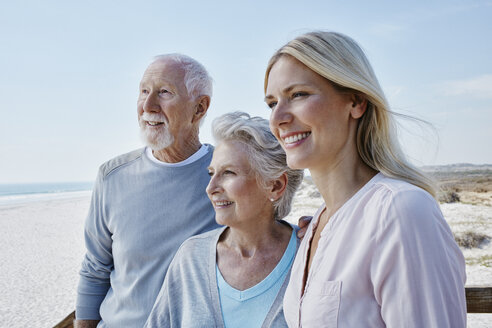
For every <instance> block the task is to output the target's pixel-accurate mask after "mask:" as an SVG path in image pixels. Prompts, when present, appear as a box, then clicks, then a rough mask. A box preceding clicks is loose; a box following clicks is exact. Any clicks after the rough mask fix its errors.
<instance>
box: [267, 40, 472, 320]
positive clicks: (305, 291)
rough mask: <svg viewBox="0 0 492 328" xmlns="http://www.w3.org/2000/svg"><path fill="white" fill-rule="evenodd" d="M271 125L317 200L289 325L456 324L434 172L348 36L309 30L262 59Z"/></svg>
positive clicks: (457, 287)
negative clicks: (416, 160) (415, 150)
mask: <svg viewBox="0 0 492 328" xmlns="http://www.w3.org/2000/svg"><path fill="white" fill-rule="evenodd" d="M265 95H266V97H265V101H266V102H267V104H268V106H269V107H270V108H271V116H270V129H271V130H272V132H273V134H274V135H275V136H276V138H277V139H278V140H279V142H280V144H281V145H282V147H283V148H284V149H285V152H286V154H287V163H288V165H289V167H291V168H293V169H305V168H306V169H309V171H310V173H311V176H312V178H313V181H314V183H315V184H316V186H317V188H318V189H319V191H320V193H321V195H322V196H323V199H324V205H323V206H321V208H320V209H319V210H318V212H317V213H316V215H315V216H314V218H313V220H312V222H311V223H310V225H309V227H308V229H307V232H306V235H305V237H304V239H303V240H302V243H301V245H300V248H299V252H298V253H297V256H296V259H295V262H294V264H293V268H292V274H291V278H290V282H289V286H288V288H287V291H286V294H285V298H284V313H285V316H286V320H287V323H288V325H289V327H300V326H302V327H386V326H388V327H465V326H466V303H465V289H464V283H465V262H464V258H463V255H462V253H461V251H460V249H459V248H458V246H457V244H456V243H455V241H454V239H453V235H452V233H451V231H450V229H449V226H448V225H447V223H446V221H445V220H444V218H443V216H442V213H441V211H440V209H439V205H438V203H437V202H436V200H435V199H434V198H433V196H434V195H435V191H434V189H433V186H432V182H431V180H430V179H428V178H427V177H426V176H425V175H424V174H422V173H421V172H420V171H419V170H418V169H416V168H415V167H413V166H412V165H411V164H409V163H408V161H407V160H406V159H405V156H404V155H403V154H402V152H401V150H400V148H399V145H398V141H397V138H396V137H395V135H396V134H395V128H394V124H393V123H394V113H392V112H391V111H390V109H389V106H388V104H387V101H386V99H385V97H384V94H383V91H382V90H381V87H380V85H379V83H378V81H377V79H376V76H375V74H374V72H373V70H372V68H371V65H370V64H369V62H368V60H367V59H366V57H365V55H364V53H363V51H362V50H361V49H360V47H359V46H358V45H357V43H356V42H355V41H354V40H352V39H351V38H349V37H347V36H345V35H342V34H338V33H331V32H312V33H307V34H304V35H301V36H299V37H297V38H296V39H294V40H292V41H290V42H289V43H287V44H286V45H285V46H283V47H282V48H281V49H280V50H278V51H277V52H276V53H275V54H274V55H273V57H272V58H271V60H270V62H269V64H268V67H267V70H266V75H265Z"/></svg>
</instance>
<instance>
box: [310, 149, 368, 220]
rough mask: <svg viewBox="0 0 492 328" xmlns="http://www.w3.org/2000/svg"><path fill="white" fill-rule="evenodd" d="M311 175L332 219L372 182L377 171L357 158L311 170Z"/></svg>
mask: <svg viewBox="0 0 492 328" xmlns="http://www.w3.org/2000/svg"><path fill="white" fill-rule="evenodd" d="M354 157H355V156H354ZM310 173H311V177H312V178H313V182H314V184H315V185H316V187H317V188H318V191H319V192H320V194H321V196H322V197H323V200H324V202H325V205H326V211H327V215H328V217H330V216H331V215H333V213H335V212H336V211H337V210H338V209H339V208H340V207H341V206H342V205H343V204H344V203H345V202H346V201H347V200H349V199H350V198H351V197H352V196H353V195H354V194H355V193H357V191H359V189H361V188H362V187H363V186H364V185H365V184H366V183H367V182H368V181H369V180H371V179H372V177H374V176H375V175H376V174H377V171H375V170H373V169H372V168H370V167H369V166H367V165H366V164H365V163H364V162H363V161H362V160H361V159H360V157H358V156H356V158H353V160H345V161H339V162H337V163H334V164H332V165H331V166H326V167H325V168H321V169H318V170H311V169H310Z"/></svg>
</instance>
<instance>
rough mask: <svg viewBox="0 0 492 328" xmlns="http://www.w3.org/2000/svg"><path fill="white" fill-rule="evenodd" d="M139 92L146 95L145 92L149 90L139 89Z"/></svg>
mask: <svg viewBox="0 0 492 328" xmlns="http://www.w3.org/2000/svg"><path fill="white" fill-rule="evenodd" d="M140 93H141V94H144V95H146V94H148V93H149V90H147V89H142V90H140Z"/></svg>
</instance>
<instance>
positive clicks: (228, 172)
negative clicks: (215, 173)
mask: <svg viewBox="0 0 492 328" xmlns="http://www.w3.org/2000/svg"><path fill="white" fill-rule="evenodd" d="M224 174H236V173H234V172H232V171H231V170H225V171H224Z"/></svg>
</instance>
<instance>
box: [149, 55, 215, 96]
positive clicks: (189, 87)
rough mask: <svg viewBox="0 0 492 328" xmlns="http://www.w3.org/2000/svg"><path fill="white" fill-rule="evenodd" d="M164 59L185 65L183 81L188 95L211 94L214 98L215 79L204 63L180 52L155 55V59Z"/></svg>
mask: <svg viewBox="0 0 492 328" xmlns="http://www.w3.org/2000/svg"><path fill="white" fill-rule="evenodd" d="M163 59H165V60H172V61H173V62H175V63H179V64H180V65H181V66H182V67H183V70H184V72H185V74H184V81H183V82H184V84H185V86H186V91H187V92H188V95H190V96H191V97H193V98H196V97H199V96H209V97H210V98H212V92H213V88H212V82H213V80H212V78H211V77H210V74H208V72H207V70H206V69H205V67H204V66H203V65H202V64H200V63H199V62H198V61H196V60H195V59H193V58H191V57H189V56H186V55H183V54H179V53H173V54H165V55H158V56H155V57H154V61H158V60H163Z"/></svg>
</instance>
